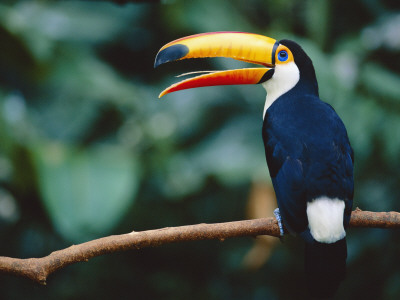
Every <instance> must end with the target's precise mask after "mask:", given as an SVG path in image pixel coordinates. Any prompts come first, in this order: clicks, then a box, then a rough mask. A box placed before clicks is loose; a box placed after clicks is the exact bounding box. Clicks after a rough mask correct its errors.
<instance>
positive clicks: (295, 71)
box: [262, 62, 300, 119]
mask: <svg viewBox="0 0 400 300" xmlns="http://www.w3.org/2000/svg"><path fill="white" fill-rule="evenodd" d="M274 70H275V71H274V75H272V78H271V79H269V80H267V81H265V82H263V83H262V86H263V87H264V88H265V90H266V91H267V99H266V100H265V105H264V114H263V119H264V117H265V113H266V112H267V109H268V108H269V107H270V106H271V105H272V103H274V101H275V100H276V99H278V98H279V97H280V96H281V95H283V94H284V93H286V92H287V91H289V90H291V89H292V88H293V87H294V86H295V85H296V84H297V82H299V79H300V71H299V68H297V66H296V64H295V63H294V62H290V63H287V64H283V65H280V64H277V65H276V66H275V69H274Z"/></svg>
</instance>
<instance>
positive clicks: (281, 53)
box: [278, 50, 289, 61]
mask: <svg viewBox="0 0 400 300" xmlns="http://www.w3.org/2000/svg"><path fill="white" fill-rule="evenodd" d="M288 57H289V55H288V53H287V52H286V51H285V50H281V51H279V53H278V59H279V61H286V60H287V59H288Z"/></svg>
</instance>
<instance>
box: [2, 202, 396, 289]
mask: <svg viewBox="0 0 400 300" xmlns="http://www.w3.org/2000/svg"><path fill="white" fill-rule="evenodd" d="M350 227H373V228H400V213H398V212H369V211H361V210H360V209H358V208H357V209H356V210H355V211H353V213H352V215H351V220H350ZM257 235H271V236H275V237H278V236H279V227H278V223H277V221H276V219H275V218H263V219H254V220H244V221H235V222H227V223H217V224H197V225H187V226H180V227H169V228H162V229H155V230H147V231H141V232H131V233H127V234H121V235H112V236H108V237H104V238H100V239H97V240H93V241H89V242H86V243H82V244H79V245H73V246H71V247H68V248H66V249H62V250H58V251H55V252H53V253H51V254H50V255H48V256H45V257H42V258H28V259H19V258H10V257H0V272H2V273H4V274H12V275H16V276H20V277H27V278H29V279H31V280H33V281H36V282H38V283H40V284H46V280H47V277H48V276H49V275H50V274H51V273H53V272H55V271H57V270H59V269H62V268H64V267H66V266H68V265H71V264H74V263H78V262H82V261H88V260H89V259H91V258H93V257H96V256H100V255H104V254H108V253H115V252H120V251H126V250H131V249H141V248H146V247H156V246H161V245H164V244H169V243H177V242H183V241H196V240H214V239H219V240H221V241H223V240H224V239H226V238H232V237H240V236H257Z"/></svg>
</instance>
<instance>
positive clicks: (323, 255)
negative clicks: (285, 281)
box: [154, 31, 354, 299]
mask: <svg viewBox="0 0 400 300" xmlns="http://www.w3.org/2000/svg"><path fill="white" fill-rule="evenodd" d="M204 57H229V58H233V59H235V60H240V61H244V62H247V63H252V64H257V65H258V66H260V67H257V68H256V67H252V68H243V69H234V70H221V71H204V72H201V73H200V75H197V76H195V77H192V78H188V79H185V80H183V81H181V82H178V83H175V84H173V85H171V86H170V87H168V88H166V89H165V90H164V91H162V92H161V94H160V95H159V97H162V96H164V95H166V94H168V93H172V92H176V91H179V90H183V89H189V88H198V87H205V86H215V85H233V84H260V85H262V86H263V87H264V88H265V90H266V93H267V95H266V100H265V105H264V109H263V120H262V139H263V142H264V148H265V157H266V162H267V165H268V169H269V174H270V176H271V180H272V184H273V187H274V190H275V194H276V197H277V202H278V209H277V211H276V216H277V219H278V221H279V226H280V229H281V235H283V234H284V232H283V228H286V230H287V231H288V232H289V233H290V234H293V235H295V236H299V237H300V238H301V239H303V240H304V242H305V251H304V253H305V255H304V256H305V275H306V276H305V285H306V290H307V291H308V295H309V296H310V297H311V298H316V299H325V298H330V297H333V296H334V295H335V294H336V292H337V290H338V288H339V285H340V283H341V282H342V281H343V280H344V278H345V275H346V259H347V243H346V228H347V227H348V225H349V221H350V217H351V211H352V205H353V194H354V178H353V171H354V152H353V149H352V147H351V144H350V141H349V137H348V134H347V130H346V127H345V125H344V123H343V121H342V120H341V119H340V117H339V116H338V114H337V113H336V112H335V110H334V108H333V107H332V106H331V105H329V104H328V103H326V102H324V101H322V100H321V99H320V97H319V88H318V82H317V77H316V73H315V69H314V65H313V63H312V60H311V59H310V57H309V56H308V55H307V54H306V52H305V51H304V50H303V48H302V47H301V46H300V45H299V44H298V43H296V42H294V41H291V40H287V39H283V40H279V41H278V40H276V39H273V38H270V37H267V36H264V35H260V34H254V33H246V32H235V31H224V32H208V33H200V34H195V35H191V36H187V37H183V38H180V39H177V40H175V41H172V42H170V43H167V44H166V45H164V46H163V47H162V48H161V49H160V50H159V52H158V53H157V55H156V59H155V63H154V67H157V66H159V65H161V64H164V63H167V62H171V61H177V60H182V59H189V58H204ZM193 73H197V72H193ZM260 119H261V118H260ZM282 223H283V224H282Z"/></svg>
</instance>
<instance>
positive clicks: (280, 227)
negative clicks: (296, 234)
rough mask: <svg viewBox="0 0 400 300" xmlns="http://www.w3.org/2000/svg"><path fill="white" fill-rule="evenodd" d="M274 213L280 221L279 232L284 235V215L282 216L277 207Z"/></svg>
mask: <svg viewBox="0 0 400 300" xmlns="http://www.w3.org/2000/svg"><path fill="white" fill-rule="evenodd" d="M274 215H275V218H276V220H277V221H278V226H279V232H280V235H281V237H282V236H283V235H284V231H283V225H282V217H281V213H280V212H279V208H276V209H275V210H274Z"/></svg>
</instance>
